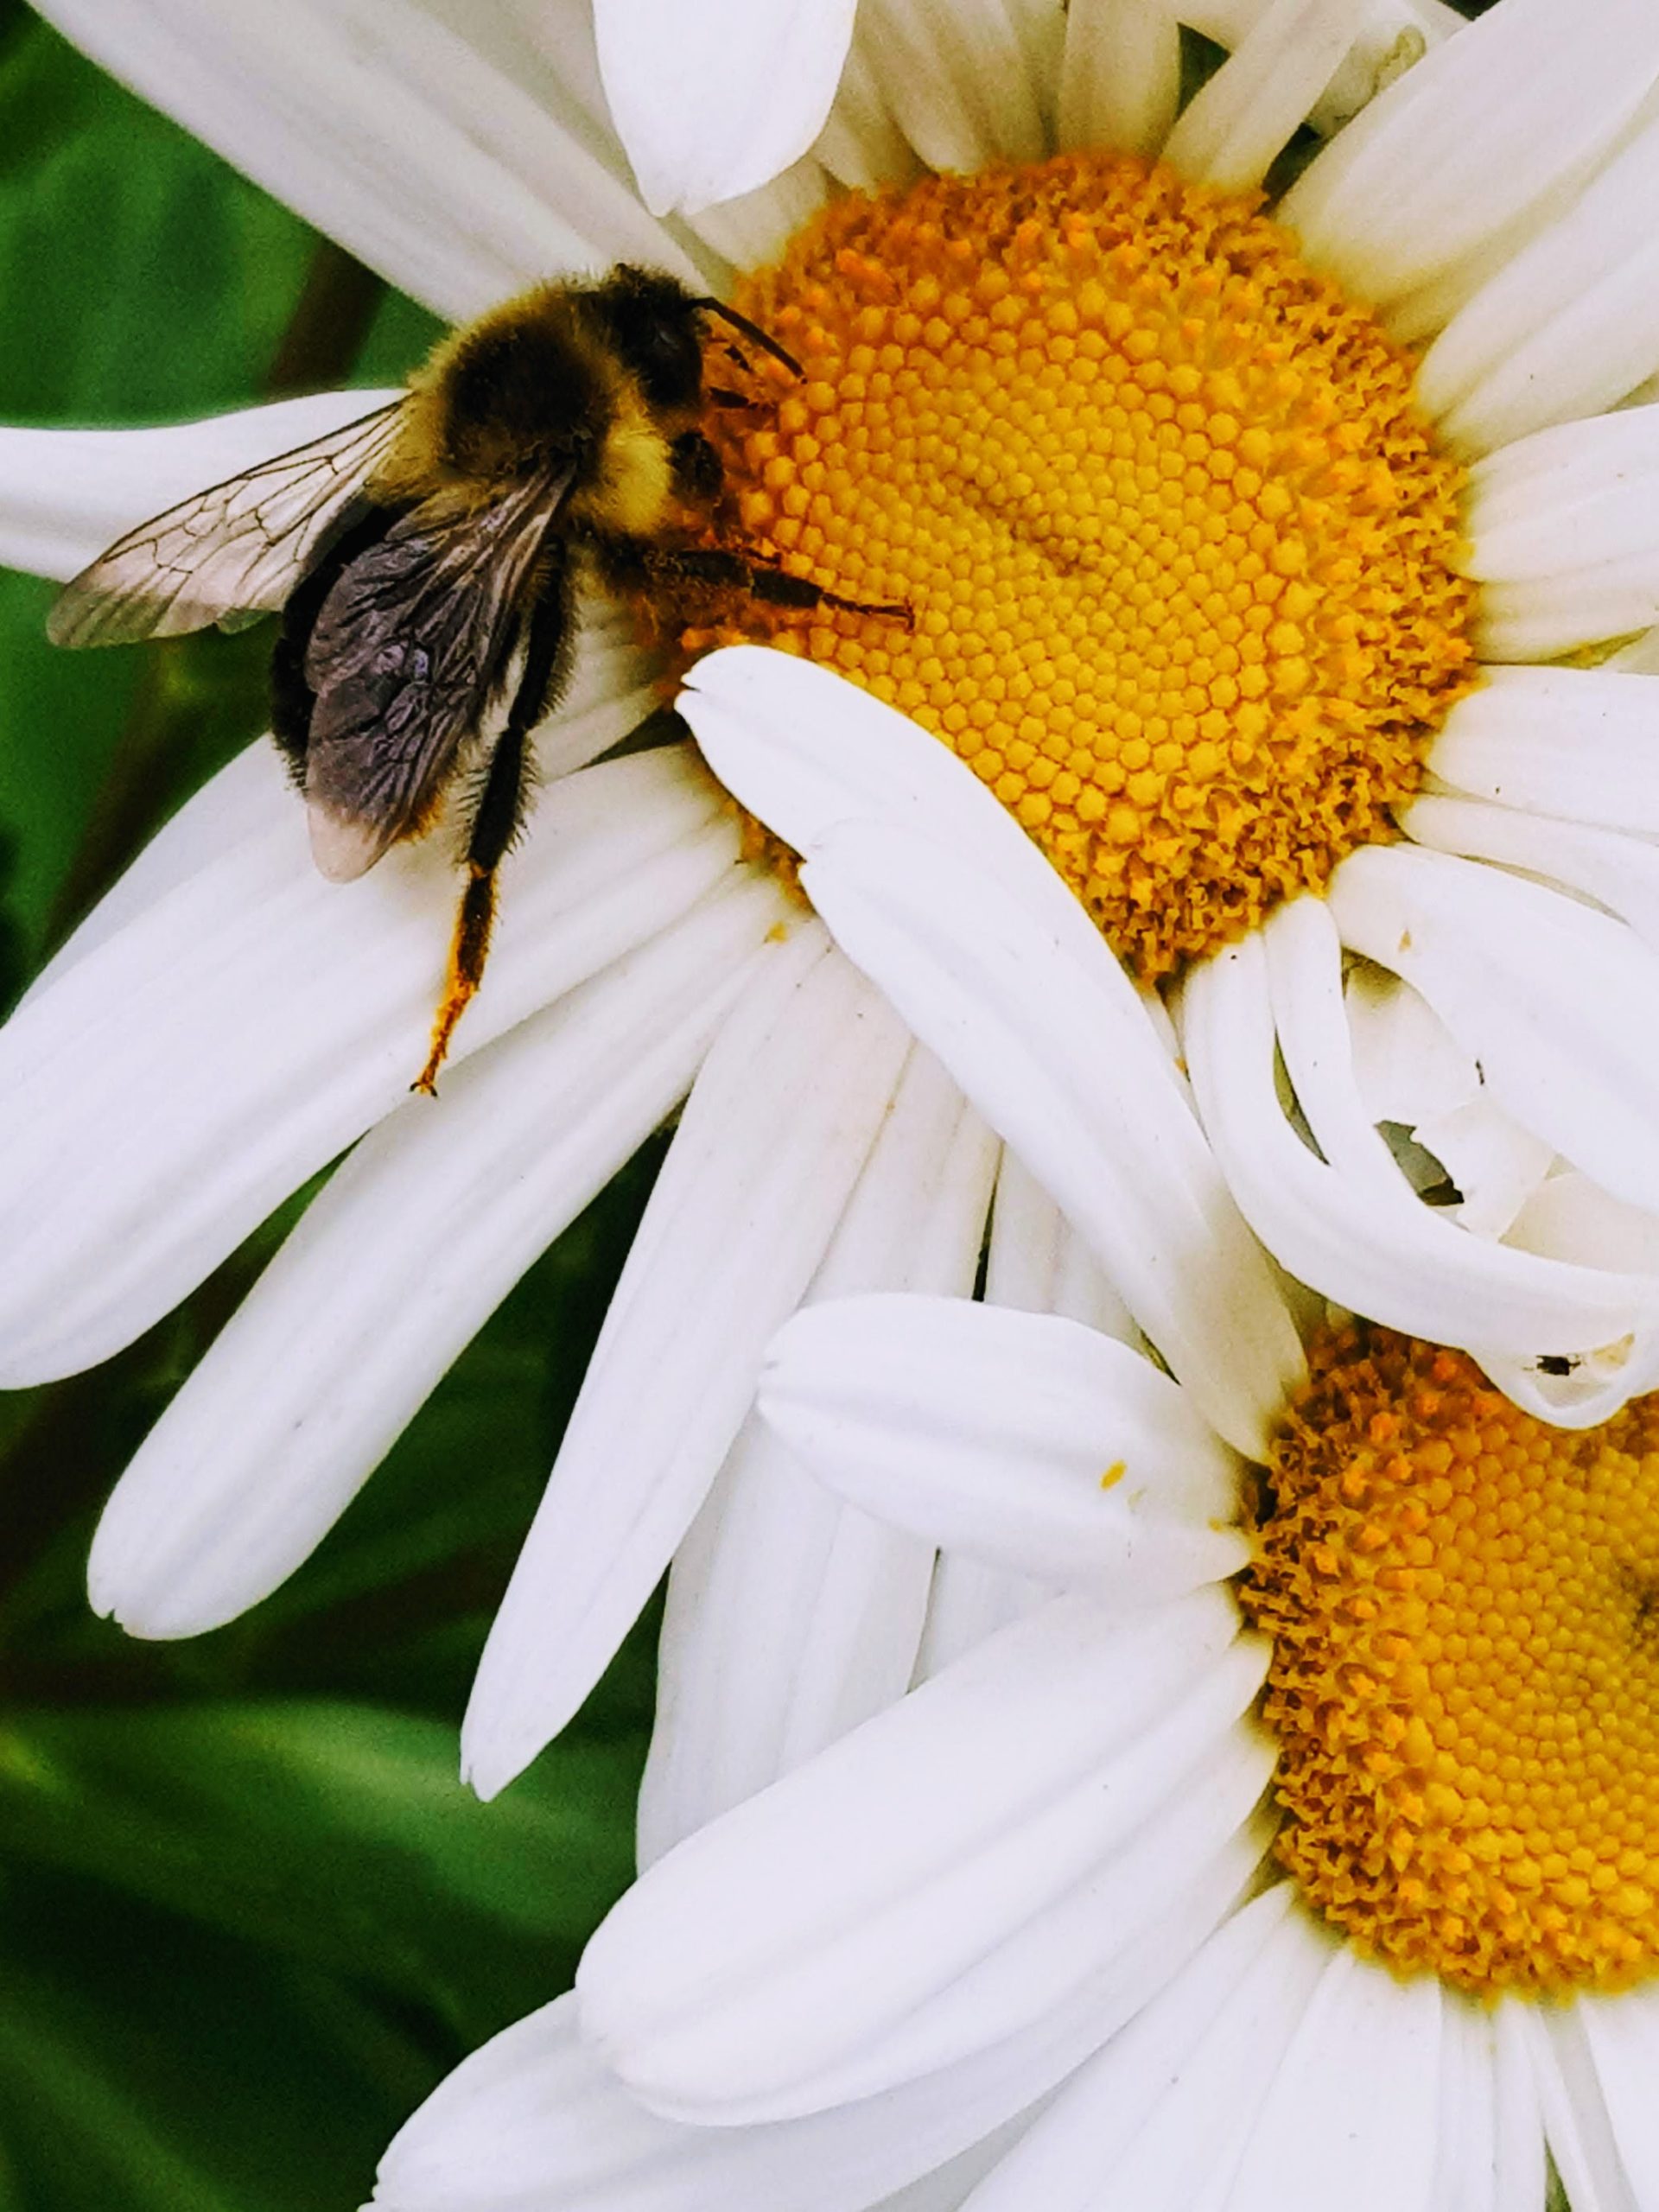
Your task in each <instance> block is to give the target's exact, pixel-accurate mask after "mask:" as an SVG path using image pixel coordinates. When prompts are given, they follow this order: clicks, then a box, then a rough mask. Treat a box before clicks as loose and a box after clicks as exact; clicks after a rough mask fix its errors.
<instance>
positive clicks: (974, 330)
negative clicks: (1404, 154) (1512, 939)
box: [688, 156, 1472, 977]
mask: <svg viewBox="0 0 1659 2212" xmlns="http://www.w3.org/2000/svg"><path fill="white" fill-rule="evenodd" d="M739 300H740V304H741V306H742V308H744V310H745V311H746V312H747V314H749V315H752V316H753V317H754V319H755V320H756V321H758V322H759V323H760V324H761V326H762V327H765V328H766V329H767V330H769V331H771V332H772V333H773V334H775V335H776V336H777V338H778V339H779V340H780V341H781V342H782V343H783V344H784V345H785V346H788V347H789V348H790V349H791V352H793V353H795V354H797V355H798V357H799V359H800V360H801V362H802V365H803V369H804V374H803V377H802V378H801V380H800V382H799V384H798V385H797V386H796V387H795V388H794V389H793V390H792V391H790V392H789V393H787V395H786V396H785V397H784V398H783V400H782V402H781V404H780V405H779V407H778V409H777V410H776V414H775V416H766V417H765V418H762V417H759V416H750V417H745V416H739V415H735V414H728V415H727V416H724V417H723V418H721V419H720V420H717V421H716V422H715V423H714V424H713V425H712V426H711V435H714V436H715V439H716V442H718V443H719V444H720V447H721V457H722V459H723V461H724V462H725V464H726V467H727V469H728V476H729V479H730V480H731V483H732V486H733V488H734V507H733V513H734V518H735V520H736V523H737V524H738V527H739V528H740V529H741V532H742V534H743V535H744V536H745V537H747V540H748V542H749V543H752V544H753V545H755V546H757V547H758V548H760V549H761V550H764V551H765V552H766V553H768V554H770V555H772V556H781V557H782V559H783V561H784V562H785V565H786V566H788V567H790V568H791V569H794V570H796V571H797V572H798V573H799V574H801V575H805V576H810V578H811V579H812V581H813V582H816V583H818V584H820V585H823V586H824V587H826V588H829V589H830V590H833V591H835V592H836V593H839V594H842V595H844V596H847V597H850V598H852V599H855V600H859V601H905V602H907V604H908V606H909V607H910V609H911V610H912V618H913V620H912V627H911V628H910V629H909V630H906V628H905V627H904V626H903V625H902V624H901V623H899V622H897V621H894V620H892V619H891V618H880V617H875V616H859V615H856V614H842V613H836V614H832V615H826V616H823V617H813V618H810V620H803V619H802V618H800V617H787V616H782V615H774V616H768V615H766V614H764V613H762V614H760V616H759V617H758V618H757V619H755V620H750V619H749V618H748V616H747V614H746V615H745V617H744V618H743V633H744V634H747V635H750V636H754V635H766V634H768V633H769V632H771V633H774V634H775V635H776V637H777V641H778V642H779V643H783V644H786V645H790V646H791V647H792V648H793V649H795V650H804V651H805V652H808V653H810V655H811V657H812V658H814V659H817V660H822V661H824V662H827V663H828V664H830V665H831V666H833V667H835V668H836V669H839V670H840V671H842V673H843V674H844V675H846V676H848V677H851V678H852V679H853V680H854V681H855V682H856V683H861V684H864V685H866V686H867V687H868V689H869V690H871V691H873V692H874V693H875V694H876V695H877V696H879V697H880V698H883V699H886V700H887V701H889V702H891V703H892V704H893V705H894V706H896V707H899V708H900V709H903V711H904V712H905V713H906V714H908V715H912V716H913V718H914V719H915V720H916V721H918V722H920V723H922V724H923V725H924V726H925V728H928V729H931V730H932V731H933V732H935V733H936V734H938V736H940V737H942V738H943V739H944V741H946V742H947V743H948V744H949V745H950V746H951V747H952V748H953V749H954V750H955V751H956V752H957V753H958V754H960V756H961V757H962V759H963V760H966V761H967V762H969V765H970V766H972V767H973V769H974V771H975V772H976V774H977V775H979V776H980V777H981V778H982V779H983V780H984V782H985V783H986V784H987V785H988V786H989V788H990V789H991V790H992V791H995V794H996V796H997V797H998V798H1000V799H1001V801H1002V803H1003V804H1004V805H1005V806H1007V808H1008V810H1010V812H1012V813H1013V814H1014V816H1015V817H1016V818H1017V819H1018V820H1019V821H1020V823H1023V824H1024V825H1025V827H1026V828H1027V829H1028V830H1029V831H1030V833H1031V834H1032V836H1033V837H1035V838H1036V839H1037V840H1038V842H1039V843H1040V844H1041V845H1042V847H1043V849H1044V850H1045V851H1046V853H1047V855H1048V856H1049V858H1050V859H1051V860H1052V861H1053V863H1054V865H1055V866H1056V867H1057V868H1058V869H1059V870H1060V872H1061V873H1062V874H1064V875H1065V878H1066V880H1068V881H1069V882H1070V883H1071V886H1072V887H1073V888H1074V889H1075V890H1076V891H1077V894H1078V896H1079V897H1080V898H1081V899H1083V900H1084V902H1085V904H1086V905H1087V906H1088V907H1089V908H1090V912H1092V913H1093V914H1094V915H1095V916H1096V918H1097V920H1098V921H1099V923H1100V925H1101V927H1102V928H1103V931H1105V933H1106V935H1107V936H1108V938H1109V939H1110V941H1111V943H1112V944H1113V945H1114V946H1115V947H1116V950H1118V952H1119V953H1120V954H1121V955H1122V957H1124V958H1125V959H1126V960H1127V961H1128V963H1130V964H1131V965H1132V966H1133V968H1134V969H1135V971H1136V972H1137V973H1138V974H1139V975H1140V976H1143V977H1153V976H1160V975H1163V974H1165V973H1166V972H1167V971H1168V970H1169V969H1171V968H1172V967H1173V966H1174V965H1175V964H1176V963H1178V962H1179V961H1180V960H1181V959H1183V958H1185V957H1189V956H1192V955H1196V954H1199V953H1203V952H1205V951H1209V950H1213V949H1214V948H1215V947H1216V946H1217V945H1219V944H1223V943H1224V942H1226V941H1227V940H1228V939H1229V938H1233V937H1236V936H1237V935H1238V934H1239V933H1240V932H1241V931H1243V930H1244V929H1245V928H1246V927H1248V926H1249V925H1250V924H1252V923H1254V922H1255V921H1256V920H1258V919H1260V918H1261V917H1262V914H1263V913H1264V912H1267V911H1268V909H1269V908H1270V907H1271V906H1273V905H1274V903H1275V902H1276V901H1277V900H1278V899H1281V898H1284V897H1287V896H1289V895H1291V894H1292V893H1296V892H1299V891H1302V890H1305V889H1310V888H1312V889H1317V888H1319V887H1320V886H1322V885H1323V884H1324V882H1325V879H1326V878H1327V876H1328V875H1329V874H1330V871H1331V870H1332V868H1333V867H1334V866H1335V865H1336V863H1337V861H1338V860H1340V859H1341V858H1342V856H1343V855H1344V853H1346V852H1349V851H1351V849H1353V848H1354V847H1355V846H1356V845H1358V844H1362V843H1364V842H1368V841H1371V840H1374V839H1376V838H1378V837H1381V836H1387V835H1389V825H1388V811H1389V808H1390V806H1392V805H1393V804H1395V803H1397V802H1398V801H1400V800H1401V799H1402V798H1406V797H1407V796H1408V795H1409V793H1410V792H1411V791H1412V790H1413V789H1414V786H1415V785H1416V782H1417V780H1418V778H1419V774H1420V772H1421V763H1422V759H1423V754H1424V752H1425V749H1426V747H1427V741H1428V740H1429V738H1430V736H1431V735H1432V734H1433V730H1434V728H1436V727H1437V725H1438V724H1439V722H1440V719H1441V718H1442V716H1443V715H1444V714H1445V712H1446V709H1447V707H1448V706H1449V705H1450V704H1451V702H1452V700H1453V699H1454V698H1456V697H1457V696H1459V693H1460V692H1461V691H1462V690H1465V689H1466V688H1467V687H1468V683H1469V679H1470V677H1471V671H1472V656H1471V647H1470V645H1469V643H1468V636H1467V632H1468V626H1469V618H1470V603H1471V602H1470V587H1469V586H1468V585H1467V584H1466V583H1465V582H1462V581H1461V580H1459V578H1458V577H1457V576H1455V575H1453V574H1452V569H1451V565H1450V562H1451V556H1452V551H1453V549H1454V545H1455V543H1456V539H1457V536H1458V521H1457V512H1456V500H1457V495H1458V491H1459V478H1458V474H1457V471H1456V470H1455V469H1454V468H1453V467H1452V465H1451V464H1450V463H1449V462H1448V461H1446V460H1445V459H1443V458H1442V457H1441V456H1440V455H1439V454H1437V453H1436V452H1435V451H1434V449H1433V445H1432V443H1431V442H1430V439H1429V436H1428V434H1427V429H1425V427H1424V425H1423V424H1422V423H1421V422H1420V421H1419V419H1418V418H1417V416H1415V414H1414V411H1413V409H1412V406H1411V404H1410V398H1409V391H1410V385H1411V379H1412V373H1413V366H1414V365H1413V362H1412V360H1411V359H1410V357H1409V356H1408V354H1407V353H1404V352H1403V351H1402V349H1401V348H1400V347H1399V346H1395V345H1394V344H1393V343H1391V342H1390V340H1389V339H1387V338H1386V337H1385V336H1384V334H1383V332H1382V330H1381V329H1380V327H1378V325H1377V323H1376V321H1375V320H1374V318H1373V317H1372V316H1371V315H1370V313H1369V312H1368V311H1367V310H1366V309H1365V308H1362V307H1358V306H1356V305H1355V304H1353V303H1352V302H1349V301H1347V300H1345V299H1344V297H1343V296H1341V294H1340V293H1338V291H1337V290H1336V289H1334V288H1333V287H1332V285H1331V284H1329V283H1326V282H1325V280H1324V279H1323V278H1321V277H1318V276H1316V275H1314V274H1313V271H1312V270H1309V269H1308V268H1307V267H1306V265H1305V264H1303V263H1302V262H1301V261H1300V259H1299V258H1298V257H1297V255H1296V252H1295V250H1294V244H1293V241H1292V240H1291V239H1290V238H1289V237H1288V236H1287V234H1286V233H1285V232H1282V231H1281V230H1279V229H1278V228H1276V227H1275V226H1274V225H1273V224H1272V223H1270V222H1268V220H1267V219H1265V218H1263V217H1262V216H1261V215H1260V214H1258V213H1256V212H1255V208H1254V206H1253V204H1252V203H1251V202H1249V201H1247V200H1240V199H1237V198H1231V197H1226V196H1223V195H1219V194H1215V193H1212V192H1209V191H1205V190H1203V189H1200V188H1196V187H1194V186H1192V185H1189V184H1185V183H1183V182H1182V181H1180V179H1179V177H1177V176H1176V175H1174V174H1173V171H1171V170H1168V169H1166V168H1154V169H1148V168H1147V166H1146V164H1145V163H1143V162H1137V161H1134V160H1128V159H1122V158H1110V157H1106V156H1066V157H1064V158H1061V159H1058V160H1055V161H1052V162H1046V163H1044V164H1042V165H1041V166H1039V167H1029V168H1000V169H992V170H989V171H987V172H984V173H982V174H981V175H977V176H974V177H971V178H958V177H934V178H930V179H929V180H928V181H925V183H923V184H921V185H919V186H918V187H916V188H914V189H912V190H911V191H909V192H908V193H906V194H902V195H896V196H889V197H883V198H869V197H867V196H865V195H863V194H851V195H849V196H848V197H845V198H843V199H842V200H838V201H837V202H836V204H835V205H834V206H832V207H830V208H829V211H828V212H827V213H825V214H824V215H823V216H822V217H821V218H820V219H817V221H816V222H814V223H813V224H811V225H810V226H808V228H807V229H806V230H805V231H804V232H803V233H802V234H801V235H800V236H799V237H798V238H797V239H796V241H795V242H794V243H793V244H792V245H791V247H790V249H789V251H788V252H787V254H786V255H785V257H784V259H783V261H782V262H781V263H780V264H779V266H778V267H776V268H775V269H772V270H766V271H764V272H762V273H760V274H759V275H757V276H755V277H753V278H752V279H750V280H749V281H748V282H747V284H746V285H745V286H744V287H743V288H742V289H741V292H740V295H739ZM736 634H738V632H737V631H736V629H735V628H728V629H725V630H721V631H718V632H702V633H698V634H696V635H695V636H694V637H693V638H691V639H689V640H688V643H689V644H690V645H694V646H696V645H706V644H709V643H710V642H713V641H714V640H715V639H716V638H721V637H725V638H729V637H731V636H734V635H736Z"/></svg>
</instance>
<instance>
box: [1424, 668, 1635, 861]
mask: <svg viewBox="0 0 1659 2212" xmlns="http://www.w3.org/2000/svg"><path fill="white" fill-rule="evenodd" d="M1429 766H1430V767H1431V768H1432V770H1433V774H1434V777H1435V779H1436V780H1437V782H1440V783H1443V784H1449V785H1452V788H1453V789H1454V790H1457V791H1468V792H1470V793H1471V794H1473V795H1474V796H1475V797H1477V798H1486V799H1491V800H1493V801H1495V802H1497V803H1498V804H1502V805H1504V806H1516V807H1522V808H1524V809H1525V810H1527V811H1528V812H1529V813H1532V814H1541V815H1548V816H1549V817H1551V819H1552V821H1555V820H1560V821H1566V822H1589V823H1602V824H1605V826H1606V827H1607V828H1609V829H1620V830H1625V831H1632V830H1634V831H1637V832H1639V833H1641V834H1642V835H1643V836H1653V835H1656V834H1659V677H1653V676H1636V675H1628V674H1624V673H1623V672H1621V671H1618V670H1607V669H1599V668H1593V669H1586V668H1494V669H1491V670H1489V671H1487V676H1486V680H1485V682H1484V683H1483V684H1482V685H1481V687H1480V689H1479V690H1478V691H1473V692H1471V694H1470V695H1469V696H1468V697H1467V698H1466V699H1460V700H1459V702H1458V703H1457V705H1456V706H1455V707H1453V708H1452V711H1451V713H1450V714H1449V715H1447V716H1446V723H1445V726H1444V728H1442V729H1441V731H1440V734H1439V736H1438V737H1436V739H1435V741H1434V750H1433V753H1432V754H1431V756H1430V760H1429Z"/></svg>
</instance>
